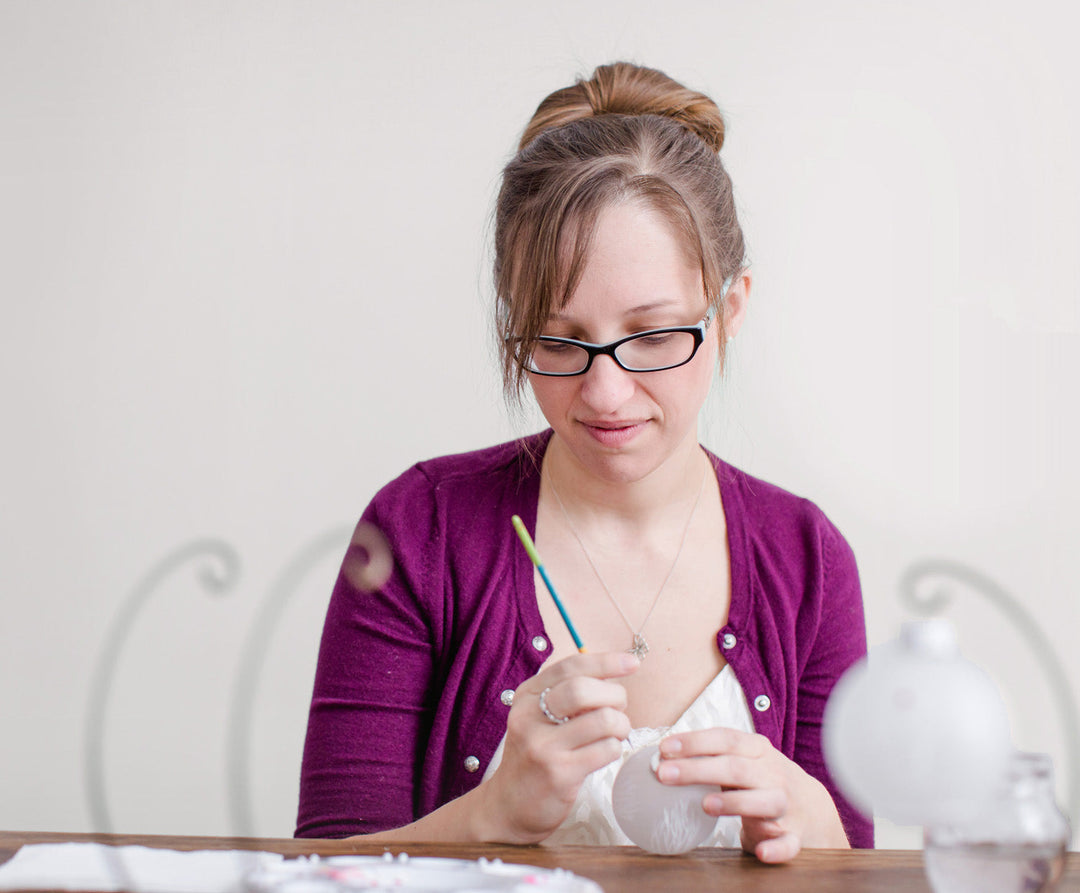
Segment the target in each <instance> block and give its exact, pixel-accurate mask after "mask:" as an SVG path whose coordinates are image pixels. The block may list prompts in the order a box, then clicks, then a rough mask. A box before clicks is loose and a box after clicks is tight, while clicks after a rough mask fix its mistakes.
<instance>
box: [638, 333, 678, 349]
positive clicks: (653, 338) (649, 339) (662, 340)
mask: <svg viewBox="0 0 1080 893" xmlns="http://www.w3.org/2000/svg"><path fill="white" fill-rule="evenodd" d="M674 336H675V333H674V332H665V333H663V334H659V335H643V336H642V337H640V338H638V339H637V343H639V344H641V345H642V346H644V347H663V346H665V345H666V344H670V343H671V339H672V338H673V337H674Z"/></svg>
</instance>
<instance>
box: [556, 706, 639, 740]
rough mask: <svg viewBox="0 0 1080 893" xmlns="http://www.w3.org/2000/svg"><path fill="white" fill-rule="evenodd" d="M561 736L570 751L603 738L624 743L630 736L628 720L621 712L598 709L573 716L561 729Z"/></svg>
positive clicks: (604, 708) (612, 709)
mask: <svg viewBox="0 0 1080 893" xmlns="http://www.w3.org/2000/svg"><path fill="white" fill-rule="evenodd" d="M562 734H563V737H562V741H563V742H564V744H565V746H566V747H567V748H568V749H570V750H576V749H579V748H582V747H585V746H586V745H589V744H591V743H592V742H594V741H598V740H601V739H604V738H613V739H615V740H617V741H625V740H626V738H627V737H629V735H630V720H629V719H628V718H627V716H626V714H625V713H623V712H622V711H621V710H616V709H615V708H614V707H600V708H597V709H596V710H589V711H587V712H585V713H581V714H579V715H577V716H575V717H574V718H573V719H572V720H570V722H568V723H566V725H565V726H564V727H563V730H562Z"/></svg>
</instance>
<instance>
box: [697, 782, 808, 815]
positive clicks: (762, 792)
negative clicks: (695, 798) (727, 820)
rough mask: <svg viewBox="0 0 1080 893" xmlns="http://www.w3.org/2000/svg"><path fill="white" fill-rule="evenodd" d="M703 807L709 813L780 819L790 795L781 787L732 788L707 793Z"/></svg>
mask: <svg viewBox="0 0 1080 893" xmlns="http://www.w3.org/2000/svg"><path fill="white" fill-rule="evenodd" d="M702 807H703V808H704V810H705V812H707V813H708V814H709V815H715V816H721V815H739V816H742V817H743V818H757V819H764V820H770V821H779V820H780V819H782V818H783V817H784V815H785V813H786V812H787V808H788V797H787V794H785V793H784V791H783V790H782V789H781V788H759V789H753V790H734V789H732V790H725V791H722V792H720V793H715V794H706V796H705V799H704V801H703V802H702Z"/></svg>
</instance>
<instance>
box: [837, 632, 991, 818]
mask: <svg viewBox="0 0 1080 893" xmlns="http://www.w3.org/2000/svg"><path fill="white" fill-rule="evenodd" d="M822 737H823V746H824V749H825V758H826V761H827V762H828V766H829V771H830V772H831V773H832V775H833V778H835V780H836V784H837V785H838V787H839V788H840V789H841V790H842V791H843V792H844V794H845V795H846V796H847V797H848V798H849V799H850V800H851V801H852V802H853V803H854V804H855V805H856V806H857V807H859V808H860V809H861V810H862V811H863V812H865V813H866V814H867V815H871V814H875V813H876V814H877V815H880V816H884V817H885V818H888V819H890V820H891V821H893V822H896V823H897V824H900V825H921V826H924V827H929V826H936V825H946V824H949V823H956V822H963V821H964V820H965V819H967V818H969V817H971V816H972V815H974V814H975V813H977V812H978V811H979V810H980V809H982V808H984V806H985V804H986V803H987V801H988V799H989V798H990V797H992V795H993V793H994V787H995V784H996V783H997V780H998V779H1000V778H1001V777H1002V776H1003V774H1004V771H1005V766H1006V763H1007V761H1008V759H1009V755H1010V754H1011V752H1012V745H1011V740H1010V734H1009V721H1008V715H1007V713H1006V711H1005V705H1004V703H1003V701H1002V699H1001V696H1000V695H999V693H998V691H997V688H996V687H995V686H994V684H993V682H992V681H991V679H990V677H989V676H987V675H986V673H984V672H983V671H982V670H981V669H979V668H978V667H977V666H976V665H975V664H973V663H971V662H970V661H968V660H967V659H965V658H964V657H963V656H962V655H961V654H960V651H959V649H958V647H957V644H956V635H955V633H954V630H953V627H952V625H951V624H950V623H949V622H948V621H947V620H942V619H938V618H935V619H930V620H919V621H913V622H909V623H905V624H904V625H903V626H902V627H901V630H900V636H899V638H898V639H895V640H892V641H890V642H887V643H885V644H884V645H881V646H878V647H877V648H874V649H873V650H872V651H871V652H870V654H869V656H868V659H867V660H863V661H860V662H859V663H858V664H855V665H854V666H853V667H851V669H849V670H848V671H847V673H845V674H844V676H842V677H841V678H840V681H839V682H837V684H836V687H835V688H834V689H833V693H832V695H831V696H830V698H829V703H828V705H827V706H826V708H825V717H824V729H823V733H822Z"/></svg>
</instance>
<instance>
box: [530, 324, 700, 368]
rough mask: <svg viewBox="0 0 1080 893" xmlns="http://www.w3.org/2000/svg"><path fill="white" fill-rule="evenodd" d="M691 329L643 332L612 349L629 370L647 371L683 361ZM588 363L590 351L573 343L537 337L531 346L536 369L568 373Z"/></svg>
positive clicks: (688, 354) (687, 355) (687, 356)
mask: <svg viewBox="0 0 1080 893" xmlns="http://www.w3.org/2000/svg"><path fill="white" fill-rule="evenodd" d="M695 341H696V339H695V338H694V335H693V333H692V332H665V333H662V334H647V333H645V334H642V336H641V337H640V338H632V339H630V340H629V341H624V342H623V343H622V344H620V345H619V346H618V347H617V348H616V349H615V356H616V358H617V359H618V361H619V364H620V365H621V366H623V368H625V369H629V370H630V371H631V372H648V371H650V370H654V369H665V368H667V367H669V366H678V365H680V364H681V363H685V362H686V361H687V360H689V359H690V357H691V356H693V354H694V347H695ZM588 365H589V352H588V351H587V350H585V348H583V347H578V346H577V345H575V344H563V343H562V342H559V341H539V342H537V344H536V347H535V348H534V349H533V354H532V366H533V369H535V370H536V371H537V372H548V373H554V374H558V375H571V374H573V373H575V372H581V371H582V370H583V369H584V368H585V367H586V366H588Z"/></svg>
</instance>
